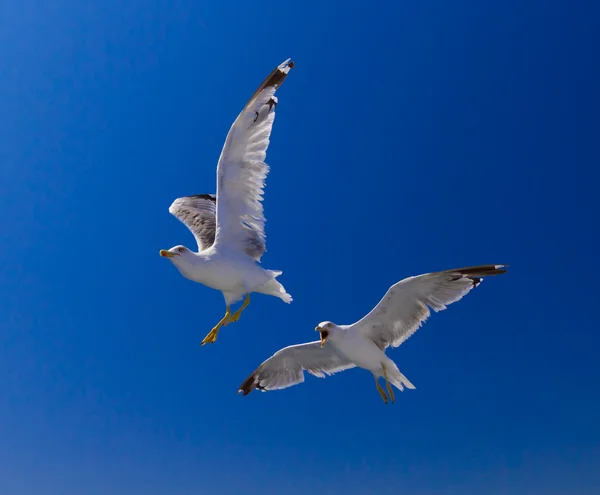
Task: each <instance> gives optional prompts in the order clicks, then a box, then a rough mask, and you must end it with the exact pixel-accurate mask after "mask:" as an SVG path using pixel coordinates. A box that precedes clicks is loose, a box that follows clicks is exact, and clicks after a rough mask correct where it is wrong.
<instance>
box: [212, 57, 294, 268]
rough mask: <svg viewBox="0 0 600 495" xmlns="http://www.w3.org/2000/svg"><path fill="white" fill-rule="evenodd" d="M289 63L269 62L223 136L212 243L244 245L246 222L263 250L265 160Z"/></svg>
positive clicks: (292, 64)
mask: <svg viewBox="0 0 600 495" xmlns="http://www.w3.org/2000/svg"><path fill="white" fill-rule="evenodd" d="M292 67H294V63H293V62H291V61H290V59H288V60H286V61H285V62H283V63H282V64H280V65H279V66H278V67H277V68H275V69H274V70H273V71H272V72H271V74H269V76H268V77H267V78H266V79H265V80H264V81H263V83H262V84H261V85H260V86H259V87H258V89H257V90H256V91H255V92H254V94H253V95H252V98H250V100H249V101H248V103H247V104H246V106H245V107H244V109H243V110H242V112H241V113H240V114H239V116H238V117H237V119H236V120H235V122H234V123H233V125H232V126H231V129H230V130H229V133H228V134H227V139H226V140H225V145H224V146H223V150H222V152H221V156H220V158H219V164H218V166H217V232H216V238H215V244H220V243H223V244H227V245H232V246H237V247H238V248H239V249H244V242H245V239H246V238H247V233H248V228H249V229H250V230H251V231H252V232H254V233H255V234H256V236H257V238H258V240H259V243H260V246H261V247H262V252H261V253H260V255H259V256H258V259H260V256H261V255H262V253H264V251H265V250H266V249H265V246H266V236H265V227H264V226H265V218H264V213H263V206H262V200H263V191H264V185H265V179H266V177H267V174H268V172H269V167H268V165H267V164H266V163H265V158H266V156H267V148H268V146H269V142H270V136H271V130H272V128H273V121H274V120H275V107H276V106H277V97H276V96H275V92H276V91H277V89H278V88H279V87H280V86H281V84H282V83H283V81H284V80H285V78H286V77H287V74H288V73H289V71H290V69H291V68H292Z"/></svg>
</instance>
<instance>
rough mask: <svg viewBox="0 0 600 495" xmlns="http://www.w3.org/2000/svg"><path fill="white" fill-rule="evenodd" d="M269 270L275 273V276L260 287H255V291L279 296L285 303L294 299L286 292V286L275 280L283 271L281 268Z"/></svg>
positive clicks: (272, 273)
mask: <svg viewBox="0 0 600 495" xmlns="http://www.w3.org/2000/svg"><path fill="white" fill-rule="evenodd" d="M268 271H269V273H270V274H271V275H273V278H272V279H271V280H269V281H268V282H267V283H265V284H264V285H262V286H260V287H259V288H258V289H255V291H256V292H260V293H261V294H267V295H269V296H275V297H278V298H279V299H281V300H282V301H283V302H285V303H288V304H289V303H291V302H292V300H293V299H292V296H291V295H290V294H288V293H287V292H286V290H285V287H284V286H283V285H282V284H281V283H279V282H278V281H277V280H275V279H276V278H277V277H279V275H281V274H282V273H283V272H282V271H281V270H268Z"/></svg>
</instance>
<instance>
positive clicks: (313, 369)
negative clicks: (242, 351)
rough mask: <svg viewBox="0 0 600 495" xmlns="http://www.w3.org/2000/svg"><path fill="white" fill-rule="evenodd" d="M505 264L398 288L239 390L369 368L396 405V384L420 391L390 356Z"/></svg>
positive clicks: (279, 358) (280, 355)
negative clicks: (306, 375) (432, 316)
mask: <svg viewBox="0 0 600 495" xmlns="http://www.w3.org/2000/svg"><path fill="white" fill-rule="evenodd" d="M505 271H506V270H505V266H504V265H481V266H472V267H467V268H457V269H453V270H445V271H441V272H433V273H425V274H423V275H418V276H416V277H408V278H405V279H404V280H401V281H400V282H398V283H396V284H394V285H392V286H391V287H390V288H389V289H388V291H387V292H386V294H385V295H384V296H383V298H382V299H381V300H380V301H379V303H378V304H377V305H376V306H375V307H374V308H373V309H372V310H371V311H370V312H369V313H368V314H367V315H366V316H364V317H363V318H362V319H360V320H359V321H357V322H356V323H353V324H352V325H336V324H335V323H332V322H330V321H324V322H321V323H319V325H317V328H316V329H315V330H317V331H318V332H319V333H320V334H321V340H320V341H315V342H307V343H306V344H297V345H292V346H288V347H284V348H283V349H280V350H279V351H277V352H276V353H275V354H273V356H271V357H270V358H269V359H267V360H266V361H264V362H263V363H262V364H261V365H260V366H259V367H258V368H257V369H256V370H255V371H254V372H253V373H252V374H251V375H250V376H249V377H248V378H247V379H246V380H245V381H244V383H242V385H241V386H240V388H239V392H241V393H242V394H243V395H248V394H249V393H250V392H252V391H253V390H254V389H259V390H261V391H263V392H265V391H268V390H278V389H282V388H287V387H291V386H292V385H297V384H298V383H302V382H303V381H304V371H308V372H309V373H310V374H312V375H314V376H317V377H319V378H324V377H325V376H326V375H332V374H334V373H338V372H340V371H344V370H347V369H350V368H355V367H359V368H363V369H365V370H368V371H370V372H371V373H372V374H373V376H374V377H375V383H376V385H377V390H378V391H379V393H380V395H381V398H382V399H383V400H384V402H385V403H386V404H387V402H388V398H387V396H386V394H385V391H384V390H383V389H382V388H381V386H380V385H379V382H378V381H377V379H378V378H381V377H383V378H385V382H386V387H387V391H388V394H389V397H390V399H391V400H392V402H393V401H394V393H393V390H392V388H391V386H390V384H392V385H393V386H395V387H396V388H397V389H399V390H400V391H402V390H404V388H405V387H406V388H409V389H414V388H415V386H414V385H413V384H412V383H411V382H410V381H409V380H408V379H407V378H406V377H405V376H404V375H403V374H402V373H401V372H400V370H399V369H398V366H396V363H394V361H392V360H391V359H390V358H389V357H388V356H387V355H386V353H385V350H386V349H387V347H389V346H391V347H398V346H399V345H401V344H402V343H403V342H405V341H406V339H408V338H409V337H410V336H411V335H412V334H413V333H414V332H415V331H416V330H417V329H418V328H419V327H421V325H422V324H423V323H424V322H425V321H426V320H427V319H428V318H429V316H430V314H431V313H430V310H429V308H431V309H433V310H434V311H436V312H437V311H442V310H444V309H446V306H447V305H449V304H452V303H454V302H456V301H458V300H460V299H462V297H463V296H464V295H466V294H467V293H468V292H470V291H471V290H472V289H473V288H475V287H477V286H478V285H479V284H480V283H481V281H482V280H483V279H482V278H481V277H485V276H493V275H499V274H501V273H504V272H505Z"/></svg>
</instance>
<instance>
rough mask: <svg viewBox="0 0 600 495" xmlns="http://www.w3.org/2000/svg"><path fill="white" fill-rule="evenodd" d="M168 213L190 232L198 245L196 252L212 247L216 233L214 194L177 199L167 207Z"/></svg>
mask: <svg viewBox="0 0 600 495" xmlns="http://www.w3.org/2000/svg"><path fill="white" fill-rule="evenodd" d="M169 213H171V214H172V215H174V216H175V217H177V218H178V219H179V220H180V221H181V222H182V223H183V224H184V225H185V226H186V227H187V228H188V229H190V230H191V231H192V234H194V237H195V239H196V243H197V244H198V251H203V250H205V249H207V248H209V247H210V246H212V245H213V243H214V242H215V231H216V221H215V218H216V216H215V213H216V196H215V195H214V194H197V195H195V196H185V197H183V198H177V199H176V200H175V201H173V204H172V205H171V206H170V207H169Z"/></svg>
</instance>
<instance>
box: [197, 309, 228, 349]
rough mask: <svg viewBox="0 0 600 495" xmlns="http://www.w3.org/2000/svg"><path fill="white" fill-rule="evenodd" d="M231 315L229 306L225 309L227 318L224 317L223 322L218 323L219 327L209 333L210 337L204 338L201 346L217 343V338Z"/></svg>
mask: <svg viewBox="0 0 600 495" xmlns="http://www.w3.org/2000/svg"><path fill="white" fill-rule="evenodd" d="M230 314H231V310H230V309H229V306H227V307H226V309H225V316H223V318H221V321H220V322H219V323H217V325H216V326H215V327H214V328H213V329H212V330H211V331H210V332H208V335H207V336H206V337H204V340H203V341H202V343H201V344H200V345H204V344H213V343H214V342H216V340H217V336H218V335H219V330H220V329H221V327H222V326H223V325H225V324H226V321H227V319H228V318H229V315H230Z"/></svg>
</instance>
